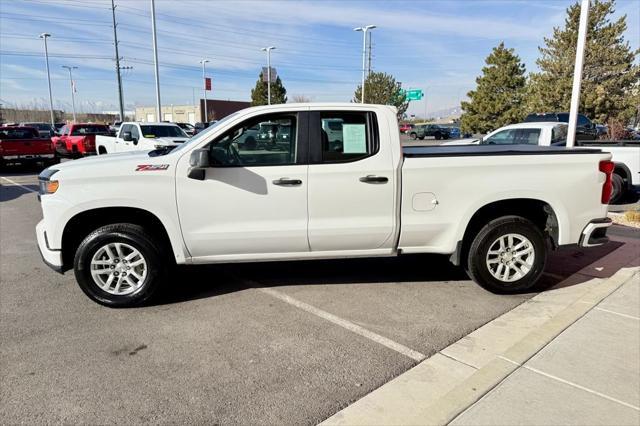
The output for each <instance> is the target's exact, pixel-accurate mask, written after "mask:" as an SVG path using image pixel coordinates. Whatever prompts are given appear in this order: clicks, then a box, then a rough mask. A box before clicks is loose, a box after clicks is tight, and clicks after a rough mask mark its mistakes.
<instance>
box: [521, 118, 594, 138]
mask: <svg viewBox="0 0 640 426" xmlns="http://www.w3.org/2000/svg"><path fill="white" fill-rule="evenodd" d="M542 121H557V122H559V123H568V122H569V113H568V112H547V113H538V114H529V115H527V118H525V119H524V122H525V123H532V122H542ZM596 139H598V129H597V128H596V125H595V124H593V123H592V122H591V120H589V118H587V116H585V115H583V114H578V124H577V125H576V140H579V141H580V140H582V141H593V140H596Z"/></svg>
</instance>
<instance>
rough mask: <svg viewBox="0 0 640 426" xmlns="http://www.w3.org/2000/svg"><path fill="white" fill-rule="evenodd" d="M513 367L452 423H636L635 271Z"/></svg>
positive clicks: (639, 292) (639, 333) (639, 299)
mask: <svg viewBox="0 0 640 426" xmlns="http://www.w3.org/2000/svg"><path fill="white" fill-rule="evenodd" d="M505 360H507V358H505ZM509 361H511V360H509ZM514 364H516V365H517V366H518V368H517V369H516V370H515V371H514V372H513V373H512V374H511V375H510V376H508V377H507V378H506V379H505V380H504V381H503V382H502V383H500V384H499V385H498V386H496V387H495V388H494V389H493V390H491V391H490V392H489V393H487V394H486V395H485V396H484V397H482V399H480V400H479V401H478V402H476V403H475V404H474V405H473V406H471V407H470V408H469V409H467V410H466V411H465V412H464V413H462V414H461V415H460V416H458V417H457V418H456V419H455V420H454V421H453V422H452V423H451V424H454V425H496V424H509V425H515V424H524V425H541V424H565V425H568V424H578V425H586V424H589V425H640V408H639V407H640V279H638V275H636V276H635V279H630V280H628V281H627V282H626V283H625V284H623V285H622V286H621V287H620V288H618V290H616V291H615V292H614V293H612V294H611V295H610V296H608V297H606V298H605V299H604V300H603V301H602V302H601V303H599V304H598V305H596V306H595V307H593V308H592V309H590V310H589V311H588V312H587V313H586V314H585V315H584V316H583V317H582V318H580V319H579V320H578V321H576V322H575V323H574V324H573V325H571V326H570V327H569V328H568V329H566V330H565V331H564V332H563V333H562V334H560V335H559V336H558V337H557V338H555V339H554V340H553V341H551V343H549V344H548V345H547V346H546V347H545V348H544V349H542V350H541V351H540V352H538V353H537V354H536V355H535V356H534V357H533V358H531V359H530V360H529V361H527V362H525V363H524V364H523V365H519V364H517V363H515V362H514Z"/></svg>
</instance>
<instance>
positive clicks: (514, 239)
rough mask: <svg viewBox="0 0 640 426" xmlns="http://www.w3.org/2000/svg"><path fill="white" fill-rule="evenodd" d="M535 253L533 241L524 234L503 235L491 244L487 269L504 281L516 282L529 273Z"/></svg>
mask: <svg viewBox="0 0 640 426" xmlns="http://www.w3.org/2000/svg"><path fill="white" fill-rule="evenodd" d="M535 255H536V253H535V249H534V247H533V243H532V242H531V241H529V239H528V238H527V237H525V236H524V235H521V234H506V235H502V236H501V237H499V238H498V239H497V240H495V241H494V242H493V243H492V244H491V246H489V251H488V252H487V269H489V272H490V273H491V275H493V277H494V278H496V279H498V280H500V281H502V282H508V283H510V282H514V281H517V280H519V279H521V278H523V277H524V276H525V275H527V274H528V273H529V271H530V270H531V268H532V267H533V262H534V260H535Z"/></svg>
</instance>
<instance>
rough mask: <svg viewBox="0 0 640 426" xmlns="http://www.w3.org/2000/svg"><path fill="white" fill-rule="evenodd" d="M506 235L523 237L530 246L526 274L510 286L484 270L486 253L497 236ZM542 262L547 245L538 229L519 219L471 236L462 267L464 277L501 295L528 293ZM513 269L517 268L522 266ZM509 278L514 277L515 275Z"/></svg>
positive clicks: (507, 219)
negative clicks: (463, 267) (530, 261)
mask: <svg viewBox="0 0 640 426" xmlns="http://www.w3.org/2000/svg"><path fill="white" fill-rule="evenodd" d="M507 234H519V235H521V236H524V237H525V238H526V239H528V240H529V242H530V243H531V245H532V246H533V259H532V265H531V267H530V269H529V271H528V272H526V274H525V275H524V276H522V277H520V278H519V279H517V280H514V281H511V282H506V281H503V280H500V279H498V278H496V277H494V276H493V275H492V273H491V271H490V270H489V267H488V266H487V256H488V252H489V250H490V249H491V247H492V246H493V244H494V242H496V241H497V240H498V239H499V238H500V236H506V235H507ZM496 256H498V255H496ZM546 262H547V244H546V240H545V238H544V235H543V234H542V232H541V231H540V229H539V228H538V227H537V226H536V225H535V224H534V223H532V222H531V221H529V220H528V219H525V218H523V217H520V216H503V217H500V218H497V219H494V220H492V221H491V222H489V223H488V224H487V225H485V226H484V227H483V228H482V229H481V230H480V232H478V234H477V235H476V236H475V238H474V239H473V242H472V243H471V246H470V248H469V254H468V257H467V265H466V266H467V273H468V274H469V276H470V277H471V279H472V280H473V281H475V282H476V283H478V284H480V285H481V286H482V287H484V288H486V289H487V290H489V291H492V292H495V293H503V294H505V293H520V292H524V291H527V290H530V289H532V288H533V287H534V286H535V284H536V282H537V281H538V279H539V278H540V275H542V272H543V271H544V267H545V264H546ZM501 263H502V262H501ZM496 265H497V266H496V268H498V267H500V265H499V264H496ZM516 266H519V267H521V266H522V264H520V265H516ZM503 268H504V267H503ZM498 275H499V274H498ZM509 275H510V273H509ZM513 275H514V277H515V276H516V274H513Z"/></svg>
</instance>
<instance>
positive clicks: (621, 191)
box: [609, 173, 625, 204]
mask: <svg viewBox="0 0 640 426" xmlns="http://www.w3.org/2000/svg"><path fill="white" fill-rule="evenodd" d="M611 184H612V186H613V191H612V192H611V199H610V200H609V204H617V203H619V202H620V201H622V199H623V198H624V195H625V182H624V179H623V178H622V176H620V175H619V174H617V173H614V174H612V175H611Z"/></svg>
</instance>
